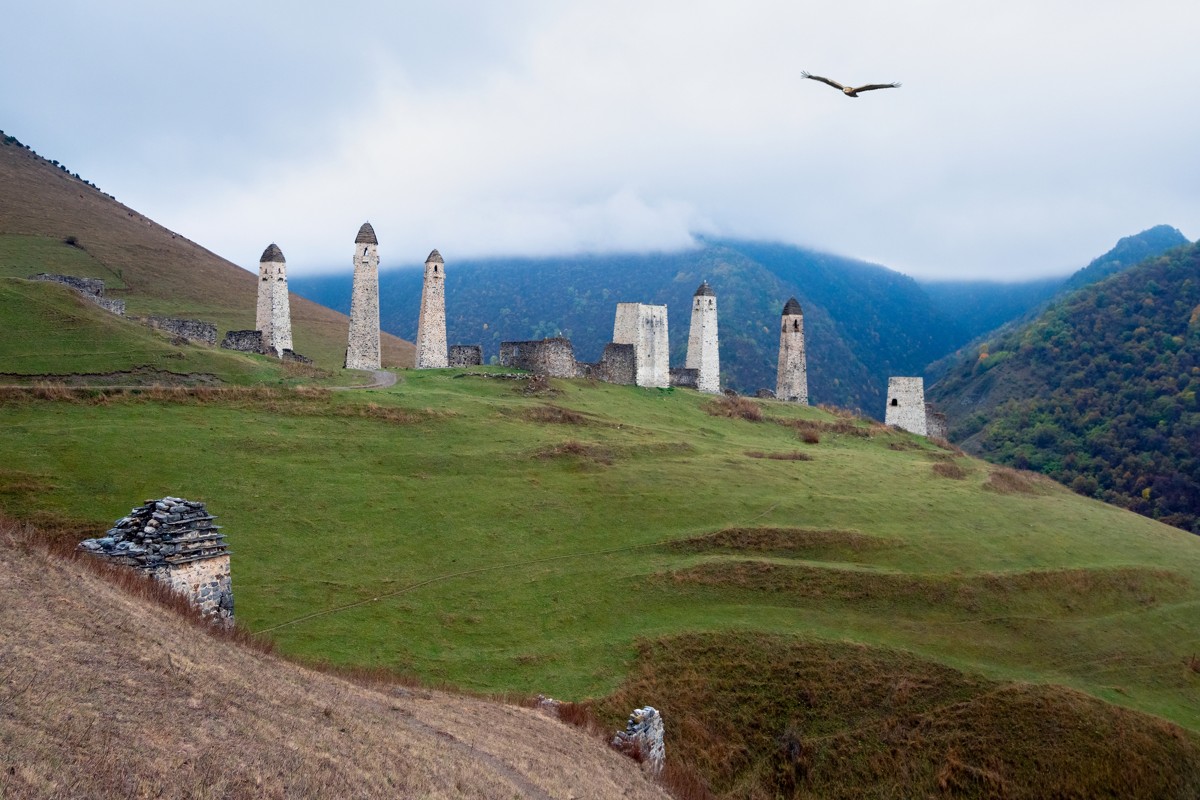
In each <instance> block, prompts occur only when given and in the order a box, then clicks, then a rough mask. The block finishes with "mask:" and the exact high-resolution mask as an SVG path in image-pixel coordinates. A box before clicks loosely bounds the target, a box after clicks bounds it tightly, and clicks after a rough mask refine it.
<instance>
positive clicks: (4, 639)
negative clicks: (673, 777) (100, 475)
mask: <svg viewBox="0 0 1200 800" xmlns="http://www.w3.org/2000/svg"><path fill="white" fill-rule="evenodd" d="M44 538H45V537H43V536H42V535H41V533H38V532H34V531H32V530H31V529H30V528H29V527H28V526H20V525H16V524H14V523H12V522H9V521H3V522H0V608H3V614H0V742H3V746H2V747H0V797H4V798H6V799H7V798H14V800H15V799H16V798H27V797H38V798H74V797H162V798H251V797H253V798H260V797H280V798H282V797H381V798H382V797H387V798H391V797H430V798H451V797H455V798H457V797H474V798H511V797H515V796H520V797H536V798H546V797H563V798H566V797H614V798H615V797H627V796H628V797H640V798H652V797H653V798H664V797H665V796H666V795H665V794H664V793H663V792H662V791H661V790H660V789H658V788H657V787H655V786H653V785H652V784H651V783H650V782H649V781H648V780H647V779H646V778H645V776H644V775H643V774H642V773H641V771H640V770H638V769H637V768H635V767H633V766H632V765H631V763H630V762H629V761H628V760H627V759H624V758H622V757H621V756H619V755H618V754H616V753H613V752H611V751H609V750H608V749H607V748H606V747H604V746H603V744H602V743H600V742H598V741H596V740H594V739H593V738H591V737H589V736H587V735H585V734H583V733H581V732H577V731H573V730H572V729H571V728H569V727H567V726H564V725H563V724H561V723H559V722H557V721H555V720H552V719H549V718H548V717H546V716H545V715H543V714H540V713H538V712H535V711H532V710H529V709H524V708H517V707H514V706H509V705H501V704H497V703H491V702H483V701H480V700H476V699H472V698H468V697H463V696H456V695H450V694H446V693H444V692H439V691H433V690H429V689H414V688H411V687H409V686H405V685H399V684H397V683H396V682H395V681H394V680H392V677H391V676H390V675H387V674H384V673H381V672H368V673H356V674H352V675H350V676H348V677H350V678H351V680H346V679H343V678H341V677H337V676H334V675H329V674H322V673H321V672H316V671H314V670H311V669H307V668H304V667H301V666H299V665H296V664H293V663H289V662H287V661H284V660H282V659H280V658H278V657H276V656H274V655H271V654H269V653H267V652H264V648H262V647H246V646H244V643H242V642H240V641H237V636H236V635H230V636H231V637H232V638H233V640H232V641H231V639H230V636H226V637H222V636H219V635H214V634H215V633H217V631H216V629H212V628H210V627H209V626H207V625H201V624H196V623H193V622H192V621H186V620H188V619H189V618H188V616H187V615H188V614H189V613H190V612H189V611H188V610H187V609H185V608H179V607H178V604H177V601H175V600H173V599H172V598H171V597H169V596H168V597H161V596H159V594H158V589H157V585H147V583H146V582H145V581H142V580H141V579H140V576H136V575H134V576H132V577H130V578H128V579H126V578H123V577H119V576H117V575H116V574H115V573H113V574H108V573H107V572H106V570H105V569H100V570H99V571H97V568H96V567H95V566H94V565H93V564H92V563H91V562H90V561H81V560H78V559H75V558H74V557H71V558H63V557H60V556H59V555H57V554H56V553H55V552H54V547H53V546H47V545H45V544H44ZM127 574H128V573H127ZM114 578H115V579H116V580H117V581H118V582H120V584H121V585H120V586H117V585H114V584H113V583H112V582H110V581H111V580H112V579H114ZM236 588H237V567H236V563H235V566H234V589H235V591H236ZM164 603H165V605H164Z"/></svg>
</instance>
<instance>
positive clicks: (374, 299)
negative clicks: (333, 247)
mask: <svg viewBox="0 0 1200 800" xmlns="http://www.w3.org/2000/svg"><path fill="white" fill-rule="evenodd" d="M345 366H346V369H379V366H380V350H379V243H378V241H376V239H375V231H374V229H373V228H371V226H370V223H364V224H363V226H362V228H360V229H359V232H358V237H357V238H356V239H355V243H354V286H353V289H352V290H351V295H350V336H349V342H348V343H347V346H346V365H345Z"/></svg>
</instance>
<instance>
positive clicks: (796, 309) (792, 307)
mask: <svg viewBox="0 0 1200 800" xmlns="http://www.w3.org/2000/svg"><path fill="white" fill-rule="evenodd" d="M793 314H801V315H802V314H804V312H803V311H801V310H800V303H798V302H797V301H796V298H794V297H791V298H788V301H787V303H785V304H784V306H783V316H785V317H790V316H792V315H793Z"/></svg>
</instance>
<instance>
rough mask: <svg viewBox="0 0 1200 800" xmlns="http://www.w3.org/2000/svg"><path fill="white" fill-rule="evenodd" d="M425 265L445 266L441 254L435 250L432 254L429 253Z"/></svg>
mask: <svg viewBox="0 0 1200 800" xmlns="http://www.w3.org/2000/svg"><path fill="white" fill-rule="evenodd" d="M425 263H426V264H445V263H446V262H445V261H443V260H442V254H441V253H439V252H438V251H437V249H434V250H433V252H431V253H430V254H429V258H427V259H425Z"/></svg>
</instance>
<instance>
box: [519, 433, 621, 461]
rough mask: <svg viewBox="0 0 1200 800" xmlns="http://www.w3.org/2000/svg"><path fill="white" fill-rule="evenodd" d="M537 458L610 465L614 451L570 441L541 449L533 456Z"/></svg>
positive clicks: (597, 445)
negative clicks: (564, 459) (567, 459)
mask: <svg viewBox="0 0 1200 800" xmlns="http://www.w3.org/2000/svg"><path fill="white" fill-rule="evenodd" d="M535 455H536V457H537V458H549V459H553V458H569V459H575V460H577V461H582V462H587V463H592V464H604V465H609V464H612V463H613V461H614V460H615V459H616V451H614V450H613V448H611V447H606V446H605V445H602V444H592V443H590V442H581V441H578V440H576V439H570V440H568V441H565V442H561V443H559V444H555V445H550V446H549V447H543V448H542V449H540V450H538V451H537V453H536V454H535Z"/></svg>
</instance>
